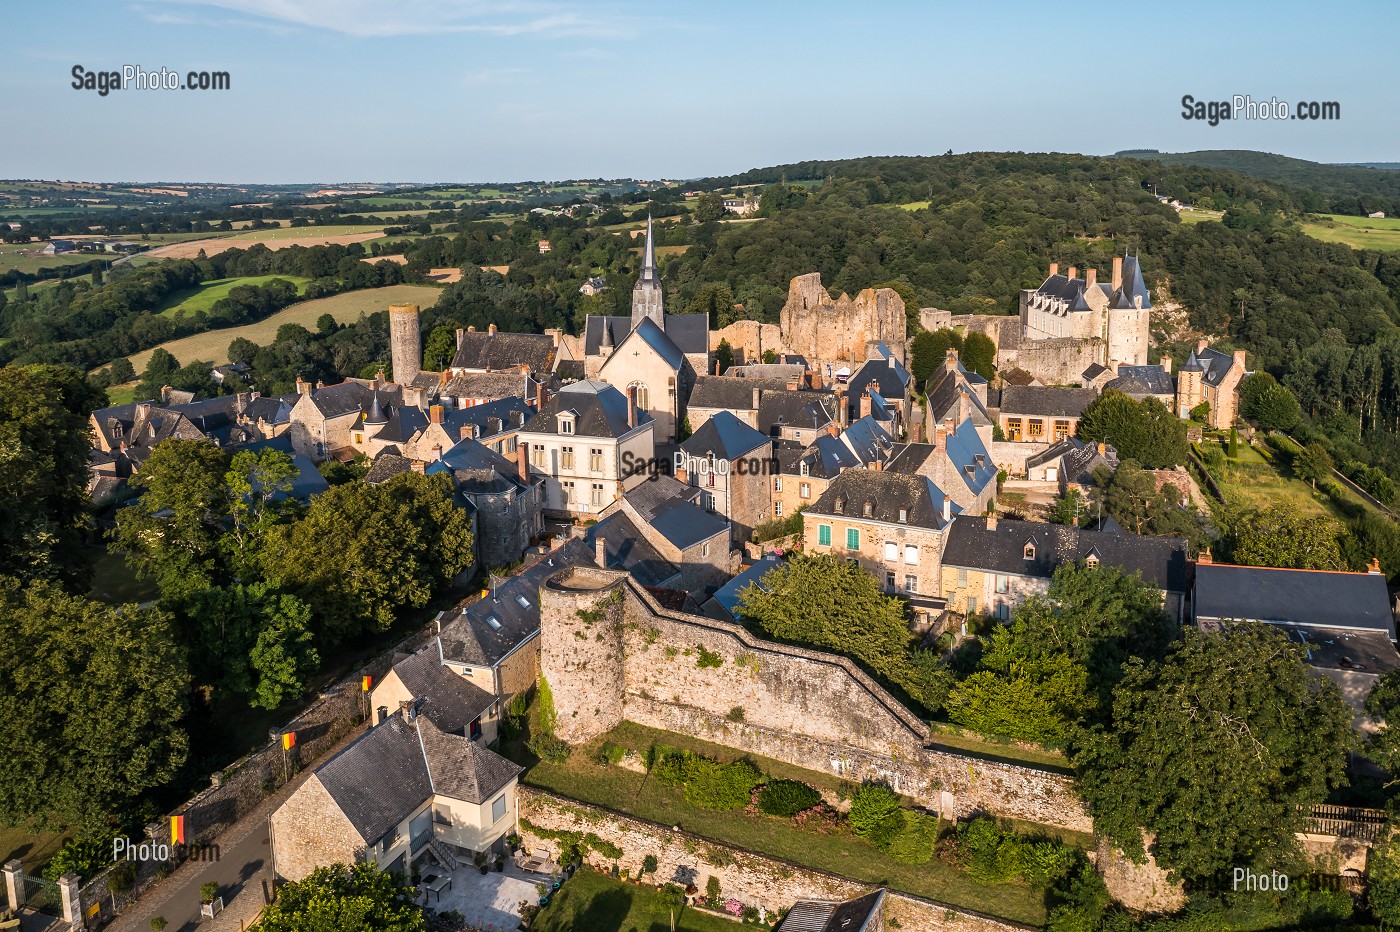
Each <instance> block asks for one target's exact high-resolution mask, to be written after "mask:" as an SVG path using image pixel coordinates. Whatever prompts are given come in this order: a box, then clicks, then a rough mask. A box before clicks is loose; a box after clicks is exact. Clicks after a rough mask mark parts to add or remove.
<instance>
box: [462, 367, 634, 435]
mask: <svg viewBox="0 0 1400 932" xmlns="http://www.w3.org/2000/svg"><path fill="white" fill-rule="evenodd" d="M468 410H470V409H468ZM564 411H573V412H574V413H575V414H576V415H577V420H576V422H575V424H574V433H573V434H572V436H576V437H613V438H617V437H621V436H623V435H624V434H626V433H628V432H629V431H631V430H633V429H634V428H631V427H628V426H627V396H626V395H624V394H622V392H620V391H618V390H617V389H616V388H614V387H613V386H611V385H609V384H608V383H606V382H599V381H596V380H592V379H590V380H585V381H583V382H574V383H572V384H570V385H565V386H564V387H563V388H561V389H560V390H559V392H558V393H557V394H556V395H554V397H552V398H550V399H549V400H548V401H546V402H545V403H544V407H543V408H542V409H541V410H540V412H539V413H538V414H536V415H535V416H534V417H533V418H531V419H530V423H529V428H528V429H529V430H530V431H531V432H533V433H540V434H558V433H559V418H558V417H557V415H558V414H560V413H561V412H564ZM650 420H651V415H650V414H648V413H647V412H646V411H644V410H642V409H640V408H639V409H638V410H637V425H638V426H641V425H642V424H645V423H647V422H649V421H650Z"/></svg>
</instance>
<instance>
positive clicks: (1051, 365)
mask: <svg viewBox="0 0 1400 932" xmlns="http://www.w3.org/2000/svg"><path fill="white" fill-rule="evenodd" d="M998 346H1000V344H998ZM1105 358H1106V357H1105V356H1104V342H1103V341H1102V340H1097V339H1090V340H1080V339H1074V338H1071V337H1063V338H1057V339H1053V340H1022V341H1021V343H1020V345H1019V346H1017V347H1016V348H1015V349H1014V350H1011V349H1003V350H1002V351H1001V352H999V353H998V354H997V365H998V366H999V367H1002V368H1009V367H1011V366H1016V367H1018V368H1020V369H1024V370H1026V371H1027V372H1029V373H1030V374H1031V375H1033V376H1035V377H1036V378H1038V379H1040V380H1041V381H1042V382H1044V383H1045V384H1046V385H1078V384H1079V383H1080V381H1081V378H1080V377H1081V376H1082V375H1083V373H1084V370H1085V369H1087V368H1089V366H1090V365H1092V364H1093V363H1096V362H1097V363H1103V362H1104V361H1105Z"/></svg>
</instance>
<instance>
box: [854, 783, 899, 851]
mask: <svg viewBox="0 0 1400 932" xmlns="http://www.w3.org/2000/svg"><path fill="white" fill-rule="evenodd" d="M850 820H851V827H852V828H854V829H855V831H856V834H857V835H860V836H861V837H863V838H868V839H869V840H870V841H871V842H872V843H874V844H875V845H876V846H877V847H880V848H885V847H888V846H889V844H890V843H891V842H892V841H893V840H894V838H895V836H896V835H898V834H899V833H900V831H901V830H902V829H903V828H904V810H903V809H901V808H900V805H899V796H897V795H896V794H895V791H894V790H892V789H890V788H889V787H888V786H885V785H884V784H883V783H865V784H862V785H861V787H860V789H858V790H856V793H855V796H853V797H851V813H850Z"/></svg>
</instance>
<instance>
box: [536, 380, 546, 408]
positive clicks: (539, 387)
mask: <svg viewBox="0 0 1400 932" xmlns="http://www.w3.org/2000/svg"><path fill="white" fill-rule="evenodd" d="M546 400H547V398H546V395H545V391H544V382H536V383H535V411H536V412H539V411H543V410H544V403H545V401H546Z"/></svg>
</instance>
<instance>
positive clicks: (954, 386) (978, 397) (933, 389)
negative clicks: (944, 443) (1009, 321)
mask: <svg viewBox="0 0 1400 932" xmlns="http://www.w3.org/2000/svg"><path fill="white" fill-rule="evenodd" d="M987 388H988V386H987V380H986V379H984V378H982V376H980V375H978V374H977V373H976V372H972V371H969V370H968V369H965V368H963V365H962V363H961V362H959V361H958V351H957V350H954V349H950V350H948V354H947V356H946V357H945V358H944V361H943V366H942V367H941V368H939V369H938V370H937V371H935V372H934V373H933V375H932V376H931V377H930V378H929V380H928V384H927V386H926V387H925V394H924V426H923V438H922V439H924V440H925V442H927V441H929V440H931V439H932V438H933V429H934V427H935V425H938V424H945V423H947V421H948V419H949V418H952V419H953V420H954V421H955V422H956V423H958V424H961V423H962V422H963V421H966V420H968V419H971V420H972V424H973V426H974V427H976V428H977V433H978V435H979V436H980V437H981V438H982V445H983V446H985V447H987V448H988V449H990V448H991V445H992V437H993V436H994V432H993V430H992V424H993V423H994V419H993V417H992V414H991V412H990V411H988V410H987Z"/></svg>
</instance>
